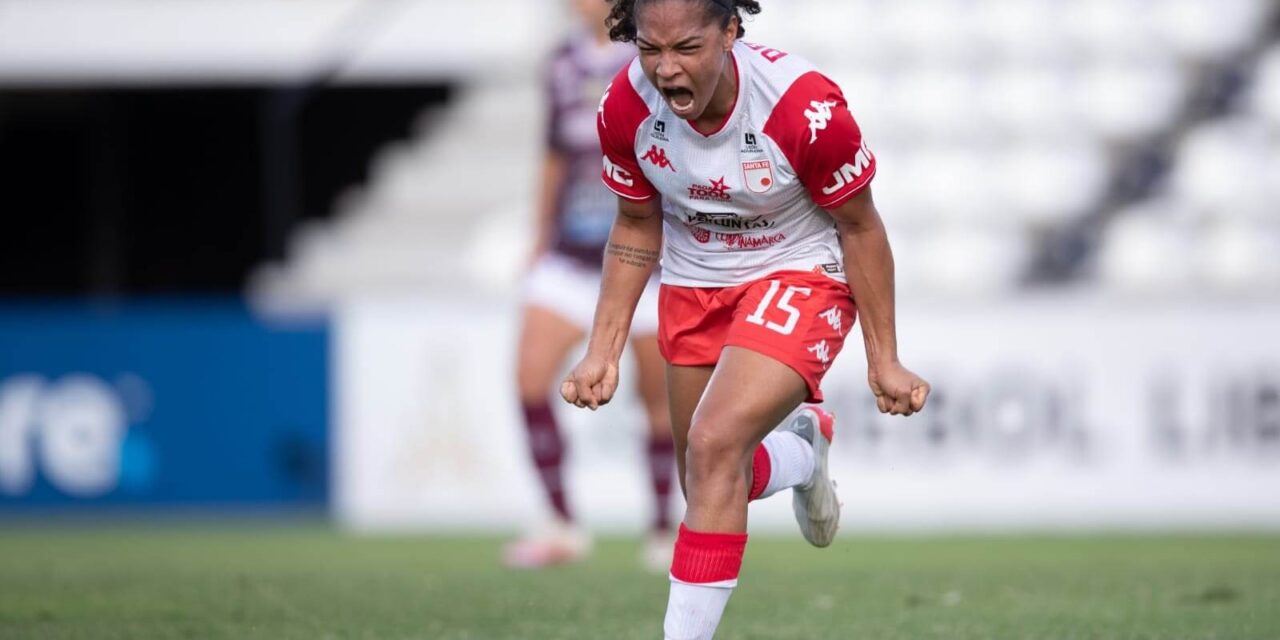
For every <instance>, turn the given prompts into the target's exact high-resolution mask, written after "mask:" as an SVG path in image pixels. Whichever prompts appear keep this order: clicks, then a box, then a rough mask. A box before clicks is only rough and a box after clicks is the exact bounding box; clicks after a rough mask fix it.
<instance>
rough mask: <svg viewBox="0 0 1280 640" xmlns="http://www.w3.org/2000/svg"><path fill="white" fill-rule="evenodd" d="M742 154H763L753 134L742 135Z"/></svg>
mask: <svg viewBox="0 0 1280 640" xmlns="http://www.w3.org/2000/svg"><path fill="white" fill-rule="evenodd" d="M742 153H764V148H763V147H761V146H760V139H759V138H758V137H756V134H754V133H744V134H742Z"/></svg>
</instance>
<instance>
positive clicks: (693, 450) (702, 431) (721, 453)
mask: <svg viewBox="0 0 1280 640" xmlns="http://www.w3.org/2000/svg"><path fill="white" fill-rule="evenodd" d="M748 444H749V443H747V442H746V441H745V440H744V439H743V438H742V435H741V434H740V433H739V430H738V429H734V428H733V427H732V426H731V425H729V424H727V423H723V422H719V421H698V420H695V421H694V424H693V426H692V427H691V428H690V429H689V436H688V442H687V443H685V456H684V460H685V468H686V471H685V473H686V474H688V475H689V476H690V477H691V478H693V479H695V480H713V479H723V480H731V479H733V478H735V477H737V476H739V475H741V474H742V472H743V467H742V464H741V460H742V458H743V455H744V451H745V449H746V447H747V446H748Z"/></svg>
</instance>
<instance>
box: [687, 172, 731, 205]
mask: <svg viewBox="0 0 1280 640" xmlns="http://www.w3.org/2000/svg"><path fill="white" fill-rule="evenodd" d="M710 182H711V186H706V185H701V184H691V185H689V198H690V199H691V200H719V201H720V202H728V201H730V200H732V199H733V196H730V195H729V184H728V183H727V182H726V181H725V179H724V176H720V179H719V180H711V181H710Z"/></svg>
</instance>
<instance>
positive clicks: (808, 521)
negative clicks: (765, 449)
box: [784, 405, 840, 547]
mask: <svg viewBox="0 0 1280 640" xmlns="http://www.w3.org/2000/svg"><path fill="white" fill-rule="evenodd" d="M835 428H836V419H835V416H833V415H831V414H830V413H827V412H826V411H823V410H822V409H820V408H818V407H816V406H813V405H806V406H804V407H803V408H801V409H800V412H799V413H797V414H796V417H794V418H792V420H791V422H790V423H789V424H787V426H785V427H784V430H786V431H791V432H792V433H795V434H796V435H798V436H800V437H801V438H804V439H805V440H807V441H809V444H811V445H812V446H813V476H812V477H811V478H810V479H809V482H808V483H806V484H804V485H802V486H799V487H796V488H794V489H792V492H791V506H792V508H794V509H795V512H796V522H797V523H798V524H799V525H800V533H801V534H803V535H804V539H805V540H808V541H809V544H811V545H813V546H815V547H826V546H829V545H830V544H831V541H832V540H834V539H835V537H836V530H837V529H839V528H840V500H839V498H837V497H836V483H835V482H834V481H833V480H832V479H831V474H830V473H829V472H828V469H827V453H828V452H829V451H830V450H831V441H832V440H833V439H834V438H835Z"/></svg>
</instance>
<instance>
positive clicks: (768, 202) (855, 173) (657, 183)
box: [596, 41, 876, 287]
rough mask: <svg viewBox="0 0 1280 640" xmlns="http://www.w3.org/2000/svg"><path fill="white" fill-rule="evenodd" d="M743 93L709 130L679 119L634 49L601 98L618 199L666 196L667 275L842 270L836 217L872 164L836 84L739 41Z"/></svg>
mask: <svg viewBox="0 0 1280 640" xmlns="http://www.w3.org/2000/svg"><path fill="white" fill-rule="evenodd" d="M732 58H733V64H734V68H735V72H736V73H737V77H738V96H737V101H736V103H735V104H734V108H733V112H732V113H731V114H730V115H729V116H728V118H727V119H726V120H725V121H724V123H723V126H722V127H721V128H720V129H719V130H718V131H715V132H713V133H710V134H703V133H701V132H699V131H697V130H695V129H694V128H693V126H692V125H691V124H690V123H689V122H687V121H684V120H681V119H680V118H678V117H676V116H675V115H674V114H673V113H672V112H671V110H670V108H669V107H668V106H667V102H666V100H665V98H664V97H663V96H662V94H661V93H660V92H659V91H658V90H657V89H656V88H654V87H653V85H652V84H650V82H649V81H648V79H647V78H646V77H645V76H644V72H643V71H642V70H641V67H640V61H639V59H636V60H634V61H632V63H631V64H630V65H629V66H628V67H627V68H625V69H623V70H622V71H621V72H620V73H619V74H618V75H617V77H615V78H614V80H613V82H612V83H611V84H610V86H609V88H608V90H607V91H606V93H605V95H604V98H603V99H602V100H601V102H600V107H599V109H598V112H597V117H596V130H597V133H598V134H599V137H600V143H601V147H602V149H603V151H604V173H603V180H604V183H605V185H606V186H608V187H609V189H611V190H612V191H613V192H614V193H616V194H618V195H619V196H621V197H624V198H629V199H632V200H639V201H643V200H648V199H650V198H654V197H661V198H662V203H663V204H662V206H663V233H664V238H665V241H664V248H663V257H662V281H663V282H664V283H666V284H673V285H679V286H688V287H723V286H732V285H737V284H742V283H744V282H749V281H752V280H756V279H759V278H762V277H764V276H767V275H768V274H770V273H773V272H775V271H783V270H803V271H813V272H817V273H822V274H826V275H828V276H830V277H832V278H835V279H837V280H841V281H843V280H844V272H843V266H842V265H843V253H842V251H841V248H840V242H839V236H838V234H837V233H836V229H835V224H834V222H833V220H832V219H831V216H830V215H829V214H828V213H827V212H826V211H824V210H823V209H824V208H832V207H836V206H838V205H840V204H842V203H844V202H846V201H848V200H849V199H850V198H852V197H853V196H855V195H856V194H858V193H859V192H861V191H862V190H863V189H865V188H866V187H867V185H868V184H870V182H871V179H872V177H873V176H874V175H875V172H876V159H875V156H873V155H872V153H871V150H870V149H868V148H867V147H866V145H865V144H863V141H862V133H861V131H860V130H859V128H858V125H857V123H855V122H854V119H853V116H852V115H851V114H850V113H849V109H848V105H847V104H846V102H845V98H844V95H843V94H842V93H841V91H840V88H839V87H837V86H836V85H835V83H833V82H832V81H830V80H828V79H827V78H826V77H825V76H823V75H822V74H821V73H819V72H818V71H817V70H816V69H815V68H814V67H813V65H812V64H810V63H809V62H807V61H805V60H804V59H802V58H800V57H798V56H795V55H791V54H788V53H785V52H782V51H778V50H776V49H770V48H768V47H764V46H761V45H757V44H751V43H746V42H741V41H739V42H737V43H736V44H735V45H734V47H733V51H732Z"/></svg>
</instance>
